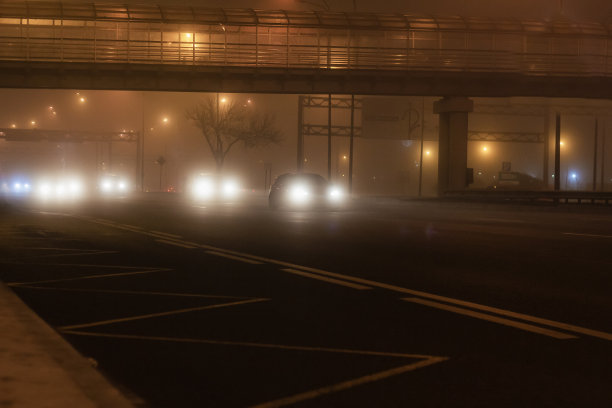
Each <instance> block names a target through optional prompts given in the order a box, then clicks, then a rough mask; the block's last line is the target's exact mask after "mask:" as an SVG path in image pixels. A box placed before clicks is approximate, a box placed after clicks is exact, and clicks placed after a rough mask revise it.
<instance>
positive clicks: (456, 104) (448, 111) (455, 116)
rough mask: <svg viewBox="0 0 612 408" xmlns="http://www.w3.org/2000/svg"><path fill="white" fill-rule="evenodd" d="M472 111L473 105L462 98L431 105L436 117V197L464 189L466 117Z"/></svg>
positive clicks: (444, 99)
mask: <svg viewBox="0 0 612 408" xmlns="http://www.w3.org/2000/svg"><path fill="white" fill-rule="evenodd" d="M473 110H474V101H472V100H471V99H468V98H465V97H445V98H443V99H440V100H439V101H436V102H434V113H437V114H439V115H440V134H439V147H438V195H442V194H444V193H445V192H447V191H460V190H464V189H465V187H466V186H467V175H466V174H467V137H468V113H469V112H472V111H473Z"/></svg>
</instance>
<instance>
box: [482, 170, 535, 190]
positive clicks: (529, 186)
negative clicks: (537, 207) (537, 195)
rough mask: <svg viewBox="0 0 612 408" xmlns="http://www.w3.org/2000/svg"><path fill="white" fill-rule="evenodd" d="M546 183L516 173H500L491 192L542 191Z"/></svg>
mask: <svg viewBox="0 0 612 408" xmlns="http://www.w3.org/2000/svg"><path fill="white" fill-rule="evenodd" d="M543 188H544V182H543V181H542V180H540V179H537V178H535V177H532V176H530V175H528V174H524V173H519V172H516V171H500V172H499V174H498V176H497V178H496V180H495V183H494V184H493V185H491V186H489V189H491V190H542V189H543Z"/></svg>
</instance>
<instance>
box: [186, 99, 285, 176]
mask: <svg viewBox="0 0 612 408" xmlns="http://www.w3.org/2000/svg"><path fill="white" fill-rule="evenodd" d="M186 116H187V119H188V120H190V121H192V122H193V123H194V125H195V126H196V127H197V128H198V129H200V131H201V132H202V135H203V136H204V139H205V140H206V143H207V144H208V147H209V149H210V152H211V153H212V155H213V158H214V159H215V164H216V169H217V173H219V172H221V171H222V169H223V164H224V162H225V158H226V157H227V154H228V153H229V152H230V150H231V149H232V147H234V146H235V145H236V144H242V145H243V146H244V147H246V148H255V147H266V146H269V145H272V144H278V143H280V142H281V140H282V138H281V135H280V132H279V131H278V130H277V129H276V127H275V123H274V122H275V121H274V117H273V116H272V115H270V114H268V113H259V112H257V111H256V110H254V109H253V107H252V106H250V104H240V103H237V102H235V101H231V100H230V101H226V102H224V103H223V104H221V105H220V104H219V99H218V96H217V98H215V97H213V96H208V97H206V98H204V99H203V100H202V101H201V102H199V103H198V104H197V105H195V106H194V107H192V108H191V109H188V110H187V111H186Z"/></svg>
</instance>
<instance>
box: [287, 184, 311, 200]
mask: <svg viewBox="0 0 612 408" xmlns="http://www.w3.org/2000/svg"><path fill="white" fill-rule="evenodd" d="M310 198H311V195H310V189H309V188H308V186H306V185H304V184H296V185H294V186H292V187H291V188H290V189H289V199H290V200H291V202H292V203H294V204H305V203H307V202H309V201H310Z"/></svg>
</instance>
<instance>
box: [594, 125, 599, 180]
mask: <svg viewBox="0 0 612 408" xmlns="http://www.w3.org/2000/svg"><path fill="white" fill-rule="evenodd" d="M597 132H598V120H597V118H595V134H594V135H593V137H594V142H593V191H597Z"/></svg>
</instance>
